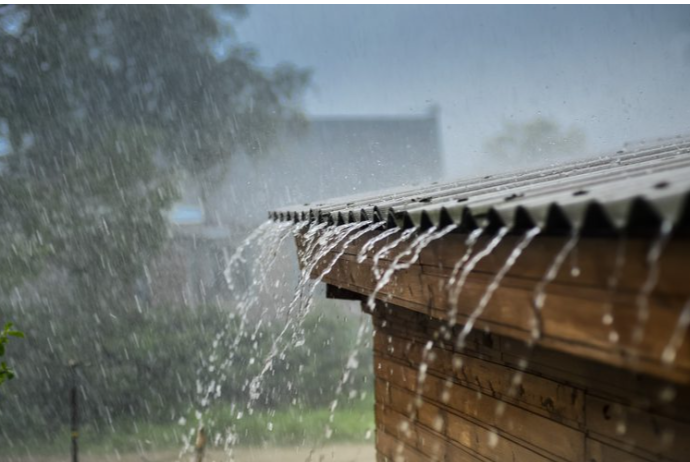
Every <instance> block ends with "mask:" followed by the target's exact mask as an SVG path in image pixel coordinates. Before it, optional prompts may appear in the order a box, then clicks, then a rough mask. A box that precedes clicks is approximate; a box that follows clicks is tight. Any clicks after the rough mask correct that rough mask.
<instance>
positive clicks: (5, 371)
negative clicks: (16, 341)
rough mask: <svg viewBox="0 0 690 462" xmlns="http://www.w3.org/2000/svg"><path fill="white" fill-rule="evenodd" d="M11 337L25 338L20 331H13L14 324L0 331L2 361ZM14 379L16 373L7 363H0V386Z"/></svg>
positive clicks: (7, 325) (7, 324) (6, 325)
mask: <svg viewBox="0 0 690 462" xmlns="http://www.w3.org/2000/svg"><path fill="white" fill-rule="evenodd" d="M10 337H17V338H24V334H23V333H22V332H20V331H18V330H14V329H12V323H11V322H8V323H6V324H5V327H4V328H3V330H0V359H2V357H3V356H5V349H6V345H7V342H9V339H10ZM13 378H14V371H13V370H12V369H10V368H9V367H8V366H7V363H6V362H5V361H2V362H0V385H2V384H3V382H5V381H6V380H12V379H13Z"/></svg>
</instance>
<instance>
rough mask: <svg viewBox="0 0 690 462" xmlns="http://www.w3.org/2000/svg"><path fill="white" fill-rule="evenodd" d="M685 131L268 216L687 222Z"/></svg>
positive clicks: (464, 225) (562, 224) (563, 227)
mask: <svg viewBox="0 0 690 462" xmlns="http://www.w3.org/2000/svg"><path fill="white" fill-rule="evenodd" d="M689 193H690V138H682V139H681V138H678V139H674V140H672V141H665V142H663V143H660V144H659V145H656V146H654V147H647V148H644V149H638V150H636V151H634V152H621V151H619V152H618V153H617V154H615V155H613V156H607V157H600V158H596V159H589V160H584V161H577V162H571V163H566V164H562V165H558V166H555V167H547V168H540V169H535V170H528V171H522V172H519V173H511V174H501V175H490V176H484V177H478V178H472V179H465V180H460V181H452V182H447V183H433V184H429V185H426V186H421V187H415V188H405V189H394V190H387V191H380V192H379V193H373V194H367V195H358V196H349V197H345V198H337V199H331V200H328V201H324V202H319V203H315V204H303V205H299V206H292V207H285V208H283V209H280V210H276V211H273V212H270V213H269V217H270V218H272V219H274V220H290V221H304V220H310V221H317V222H324V221H325V222H329V223H332V224H345V223H350V222H355V221H362V220H374V221H381V220H385V221H386V222H387V223H388V226H398V227H411V226H422V227H429V226H446V225H450V224H453V223H454V224H457V225H459V227H460V229H461V230H463V229H464V230H470V229H474V228H476V227H496V228H499V227H501V226H507V227H509V228H511V229H513V230H516V231H517V230H521V229H527V228H531V227H534V226H539V227H541V228H542V229H544V230H545V231H552V232H568V231H570V230H572V229H581V230H582V231H583V232H593V233H604V234H605V233H618V232H621V231H624V232H636V231H650V230H653V229H656V228H658V226H659V225H660V224H661V223H662V222H664V221H668V222H671V223H673V224H674V225H675V226H676V229H684V230H687V228H688V224H689V222H690V213H689V210H688V209H689V207H688V205H689V204H688V195H689Z"/></svg>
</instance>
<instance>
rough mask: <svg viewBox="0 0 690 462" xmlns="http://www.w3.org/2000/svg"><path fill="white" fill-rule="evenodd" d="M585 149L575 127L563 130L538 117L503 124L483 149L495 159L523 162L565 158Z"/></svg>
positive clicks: (580, 134) (550, 121)
mask: <svg viewBox="0 0 690 462" xmlns="http://www.w3.org/2000/svg"><path fill="white" fill-rule="evenodd" d="M584 147H585V134H584V132H583V131H582V130H581V129H580V128H577V127H569V128H563V127H561V126H560V125H558V123H556V122H555V121H553V120H549V119H545V118H543V117H537V118H535V119H532V120H530V121H528V122H524V123H516V122H505V123H504V124H503V129H502V130H501V131H500V132H499V133H498V134H497V135H496V136H494V137H493V138H491V139H489V140H488V141H487V142H486V143H485V146H484V150H485V151H486V152H487V153H489V154H491V155H494V156H497V157H500V158H503V159H507V160H515V161H522V160H526V159H535V158H545V157H554V156H559V157H563V156H568V155H572V154H576V153H578V152H580V151H582V150H583V148H584Z"/></svg>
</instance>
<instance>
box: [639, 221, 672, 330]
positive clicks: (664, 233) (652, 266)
mask: <svg viewBox="0 0 690 462" xmlns="http://www.w3.org/2000/svg"><path fill="white" fill-rule="evenodd" d="M672 231H673V222H672V221H670V220H665V221H664V222H663V223H661V227H660V228H659V234H658V235H657V237H656V239H655V240H654V242H652V244H651V245H650V247H649V251H648V252H647V258H646V263H647V279H645V282H644V284H642V287H641V288H640V291H639V292H638V293H637V297H636V298H635V305H636V306H637V326H636V327H635V329H634V331H633V342H635V343H640V342H641V341H642V339H643V338H644V329H645V326H646V324H647V320H648V319H649V296H650V295H651V293H652V291H653V290H654V288H655V287H656V284H657V282H658V281H659V259H660V258H661V254H662V252H663V251H664V248H666V244H667V243H668V240H669V239H670V237H671V232H672Z"/></svg>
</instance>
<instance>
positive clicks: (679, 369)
mask: <svg viewBox="0 0 690 462" xmlns="http://www.w3.org/2000/svg"><path fill="white" fill-rule="evenodd" d="M374 235H375V234H374V233H369V234H368V235H365V236H362V237H361V238H359V239H357V240H356V241H354V242H352V243H351V244H350V245H349V246H348V247H347V248H346V249H339V248H336V249H333V251H332V252H331V254H329V255H328V256H326V257H324V258H323V259H322V261H320V262H319V264H317V265H316V268H315V269H314V274H313V275H314V276H316V275H318V274H319V273H320V272H321V271H323V270H324V268H326V267H327V266H328V265H329V264H330V263H331V261H332V259H333V258H335V257H336V256H338V255H340V257H339V258H338V260H337V261H336V262H334V265H333V268H332V270H331V271H330V272H329V273H328V274H327V275H326V276H325V277H324V282H326V283H328V284H329V285H331V286H334V287H338V288H340V289H343V290H346V291H347V293H348V295H347V296H349V297H353V298H356V295H352V294H353V293H354V294H359V295H360V296H361V297H368V296H369V294H371V293H372V291H373V290H374V287H375V286H376V283H377V280H376V278H375V277H374V274H373V271H372V267H373V259H372V255H374V254H375V253H376V252H377V251H378V250H380V249H381V248H382V247H383V246H384V245H386V244H388V243H390V242H392V240H393V239H395V238H396V237H397V235H393V236H391V237H389V238H388V239H385V240H382V241H381V242H379V243H377V244H376V245H375V246H374V248H373V249H372V250H371V251H370V252H368V257H367V258H366V259H365V260H364V261H363V262H362V263H359V262H358V261H357V254H358V253H359V252H360V250H361V248H362V246H363V245H364V244H365V243H366V242H367V241H368V240H369V239H370V238H371V237H373V236H374ZM488 239H490V238H489V237H486V238H483V239H480V240H479V241H478V242H477V244H476V245H475V246H474V248H473V250H472V252H473V253H472V254H473V255H474V254H476V253H477V252H479V251H480V250H481V249H483V248H484V247H485V246H486V244H487V242H488ZM519 239H520V237H519V236H506V237H505V238H504V240H503V241H502V242H501V244H500V245H499V246H498V247H496V249H495V250H494V251H493V252H492V253H491V254H490V255H489V256H488V257H486V258H484V259H482V260H480V261H479V263H478V264H477V266H476V268H475V269H474V271H472V272H471V273H470V275H469V277H468V278H467V283H466V284H465V287H464V288H463V290H462V292H461V295H460V297H459V299H458V303H457V305H458V306H457V308H458V318H457V319H458V322H459V323H461V324H462V323H464V322H465V321H466V320H467V319H468V318H469V316H471V315H472V313H473V312H474V310H475V309H476V307H477V306H478V304H479V301H480V300H481V298H482V297H483V296H484V294H485V293H486V289H487V287H488V286H489V284H490V283H491V282H492V281H493V279H494V276H495V275H496V273H497V272H498V271H499V270H500V269H501V267H502V265H503V264H504V262H505V261H506V259H507V257H508V255H509V254H510V252H512V250H513V249H514V247H515V245H516V244H517V242H518V241H519ZM465 240H466V236H463V235H457V234H449V235H447V236H445V237H443V238H442V239H439V240H436V241H432V242H431V243H430V244H429V245H428V246H427V247H426V248H425V249H423V250H422V252H421V254H420V258H419V261H417V262H416V263H415V264H414V265H412V266H411V267H410V268H409V269H406V270H401V271H398V272H396V273H395V274H394V275H393V277H392V278H391V282H390V283H389V284H388V285H387V286H386V287H384V288H383V289H382V290H381V291H380V293H379V294H378V295H377V299H378V300H379V301H381V302H390V303H394V304H396V305H400V306H402V307H405V308H408V309H411V310H414V311H418V312H421V313H424V314H426V315H429V316H430V317H432V318H435V319H439V320H447V319H448V317H449V311H450V307H451V303H450V300H449V297H448V295H449V293H448V290H447V281H448V278H449V277H450V275H451V271H452V268H453V266H454V265H455V264H456V263H457V261H459V260H460V259H461V258H462V257H463V255H465V253H466V251H467V246H466V245H465ZM566 241H567V238H561V237H539V236H538V237H537V238H535V239H534V241H533V242H532V243H531V244H530V246H529V247H528V248H527V249H526V250H525V252H524V253H523V255H522V256H521V257H520V258H519V259H518V260H517V262H516V264H515V265H514V266H513V268H511V270H510V271H508V273H507V275H506V276H505V278H504V279H503V281H502V283H501V284H500V286H499V288H498V289H497V290H496V292H495V293H494V294H493V296H492V298H491V300H490V302H489V304H488V305H487V306H486V309H485V310H484V311H483V313H482V314H481V315H480V316H479V318H478V320H477V323H476V328H478V329H483V330H487V331H491V332H495V333H498V334H501V335H504V336H508V337H512V338H515V339H519V340H521V341H523V342H524V341H529V340H530V339H531V338H532V337H531V331H532V326H533V319H534V314H533V309H532V303H533V298H534V292H535V288H536V287H537V286H538V284H539V283H540V281H541V280H542V278H543V277H544V274H545V273H546V272H547V270H548V268H549V267H550V265H551V264H552V262H553V260H554V257H555V255H556V254H557V253H558V252H559V251H560V250H561V249H562V248H563V246H564V245H565V243H566ZM297 243H298V246H299V245H301V244H302V243H301V239H300V238H298V239H297ZM653 244H654V242H653V240H650V239H642V238H639V239H633V238H629V239H627V241H619V240H618V239H613V238H585V237H583V238H582V239H581V240H580V241H579V243H578V245H577V247H576V250H575V251H574V252H573V254H572V255H571V256H569V257H568V259H566V262H565V264H564V265H563V266H562V267H561V269H560V271H558V273H557V274H556V276H555V278H554V280H553V281H552V282H551V283H549V284H548V285H547V286H546V290H545V294H546V301H545V306H544V309H543V312H542V316H543V326H544V330H543V336H542V338H541V339H540V340H539V345H541V346H544V347H547V348H551V349H554V350H557V351H562V352H565V353H568V354H570V355H574V356H577V357H583V358H588V359H594V360H596V361H600V362H604V363H607V364H612V365H616V366H619V367H624V368H629V369H631V370H634V371H639V372H644V373H648V374H652V375H656V376H659V377H664V378H666V379H669V380H673V381H676V382H679V383H690V342H683V344H682V345H681V348H680V349H679V351H678V354H677V357H676V360H675V362H674V363H673V364H672V365H668V364H664V363H663V362H662V361H661V357H662V353H663V351H664V349H665V348H666V346H667V344H668V342H669V340H670V337H671V335H672V332H673V331H674V329H675V328H676V325H677V322H678V319H679V316H680V312H681V309H682V306H683V304H684V303H685V301H686V300H687V299H688V298H690V284H688V282H687V264H688V262H690V240H688V239H681V238H678V239H672V240H671V241H669V242H668V244H667V246H666V248H665V250H664V252H663V254H662V258H661V259H660V260H659V261H658V264H657V265H654V266H652V267H650V265H649V262H648V261H647V255H648V252H649V250H650V247H651V246H652V245H653ZM408 246H409V244H403V245H400V246H398V248H396V249H394V250H393V251H392V252H391V254H389V255H388V256H386V258H384V259H382V260H381V261H380V262H379V267H380V268H381V269H384V270H385V268H387V267H388V265H389V264H390V262H391V261H392V259H393V258H395V257H396V256H397V255H398V254H400V253H401V252H404V251H405V250H407V248H408ZM341 251H342V254H340V252H341ZM621 255H622V257H621ZM403 261H404V259H403ZM617 262H618V263H617ZM655 271H657V272H658V278H657V279H658V282H657V284H656V285H655V287H654V290H653V291H652V292H651V293H650V294H649V297H648V298H646V297H640V290H641V287H643V286H644V285H645V284H646V283H647V282H648V281H649V280H650V278H651V277H653V276H654V272H655ZM616 273H617V274H618V281H617V284H616V285H615V287H612V286H611V276H612V275H613V274H616ZM640 300H642V301H643V302H644V303H645V304H648V306H649V310H650V316H649V319H648V320H647V321H640V320H639V319H638V312H639V305H640V303H639V302H640ZM608 315H612V317H608ZM607 318H608V320H607ZM609 321H610V322H609ZM641 326H642V327H643V328H644V336H643V337H642V338H641V339H636V338H635V337H634V335H633V333H634V332H635V331H636V329H638V328H639V327H641ZM683 335H685V336H687V332H684V333H683Z"/></svg>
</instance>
